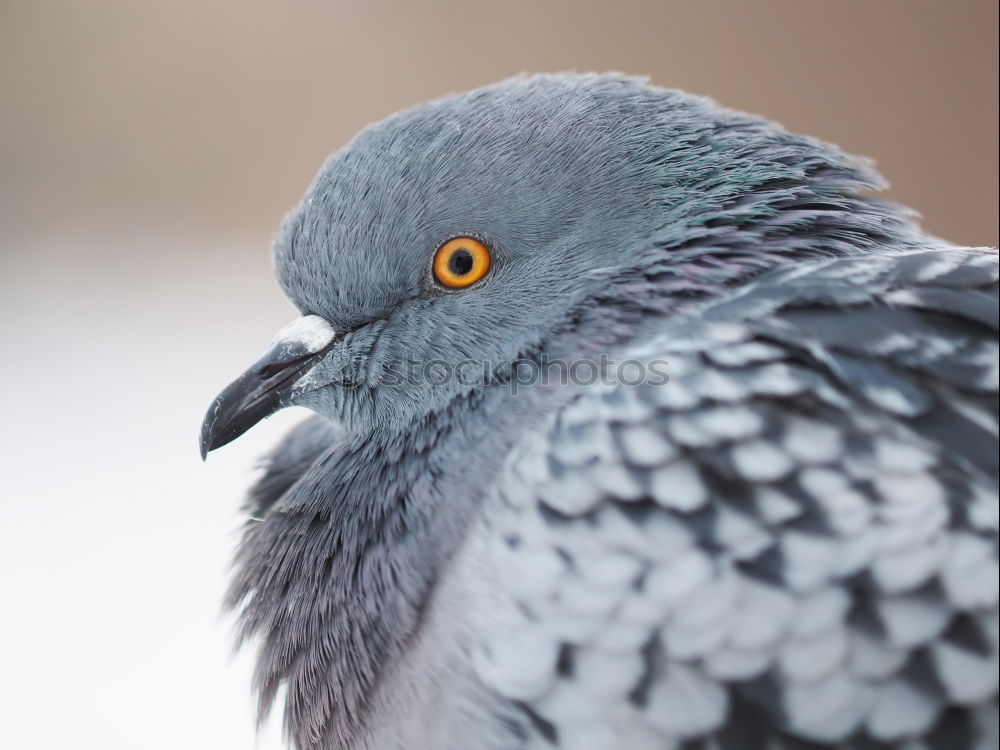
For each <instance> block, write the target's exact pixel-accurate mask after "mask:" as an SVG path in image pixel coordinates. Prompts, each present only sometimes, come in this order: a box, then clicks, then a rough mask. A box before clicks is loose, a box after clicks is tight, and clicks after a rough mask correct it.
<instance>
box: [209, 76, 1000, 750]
mask: <svg viewBox="0 0 1000 750" xmlns="http://www.w3.org/2000/svg"><path fill="white" fill-rule="evenodd" d="M883 188H884V183H883V181H882V178H881V177H880V176H879V175H878V173H877V172H876V171H875V169H874V167H873V166H872V164H871V163H870V162H868V161H867V160H865V159H861V158H858V157H853V156H849V155H846V154H845V153H844V152H842V151H841V150H840V149H839V148H837V147H835V146H832V145H829V144H827V143H824V142H821V141H819V140H814V139H812V138H809V137H805V136H800V135H796V134H793V133H790V132H788V131H786V130H785V129H783V128H782V127H781V126H779V125H776V124H774V123H771V122H769V121H767V120H764V119H762V118H760V117H757V116H751V115H746V114H742V113H740V112H736V111H733V110H730V109H726V108H724V107H722V106H720V105H718V104H716V103H715V102H713V101H711V100H709V99H706V98H701V97H697V96H693V95H689V94H686V93H683V92H681V91H677V90H671V89H666V88H661V87H658V86H656V85H653V84H652V83H650V82H649V81H648V80H647V79H644V78H638V77H632V76H628V75H624V74H577V73H572V74H569V73H567V74H539V75H527V74H525V75H520V76H517V77H514V78H511V79H507V80H504V81H502V82H499V83H496V84H492V85H489V86H486V87H483V88H479V89H476V90H473V91H469V92H466V93H459V94H451V95H448V96H445V97H443V98H440V99H437V100H434V101H431V102H428V103H424V104H421V105H419V106H416V107H414V108H411V109H408V110H405V111H402V112H400V113H397V114H394V115H392V116H390V117H388V118H387V119H385V120H383V121H381V122H379V123H376V124H374V125H370V126H368V127H366V128H364V129H363V130H361V131H360V132H359V133H358V134H357V135H356V136H355V137H354V139H353V140H351V141H350V142H349V143H348V144H347V145H346V146H345V147H343V148H342V149H340V150H339V151H337V152H335V153H334V154H333V155H332V156H331V157H329V159H328V160H327V161H326V162H325V163H324V164H323V166H322V167H321V169H320V170H319V172H318V174H317V175H316V177H315V179H314V181H313V182H312V184H311V185H310V186H309V188H308V190H307V192H306V193H305V197H304V198H303V199H302V201H301V203H300V204H299V205H298V206H297V207H296V208H295V209H294V210H293V211H292V212H291V213H290V214H289V215H288V216H287V217H286V219H285V220H284V222H283V224H282V226H281V229H280V231H279V232H278V234H277V235H276V238H275V240H274V243H273V246H272V256H273V263H274V271H275V276H276V278H277V282H278V284H279V286H280V288H281V290H282V291H283V292H284V294H285V295H286V296H287V297H288V299H289V300H290V301H291V302H292V303H293V304H294V305H295V307H296V309H297V310H298V312H299V313H300V317H298V318H297V319H296V320H295V321H293V322H292V323H291V324H289V326H287V327H286V328H285V329H283V330H282V331H281V332H280V333H279V334H278V336H277V337H276V338H275V339H274V341H273V342H272V344H271V346H270V348H268V349H267V351H266V352H265V354H264V355H263V357H262V358H261V359H260V360H259V361H258V362H257V363H255V364H254V365H253V366H251V367H250V368H249V369H248V370H247V371H246V372H245V373H244V374H243V375H242V376H240V377H239V378H238V379H237V380H236V381H234V382H233V383H232V384H231V385H230V386H228V387H227V388H226V389H225V390H223V391H222V393H221V394H220V395H219V396H218V397H217V398H216V399H215V400H214V401H213V402H212V404H211V406H210V408H209V410H208V414H207V415H206V417H205V420H204V422H203V424H202V431H201V450H202V456H203V457H204V456H205V454H206V453H207V452H208V451H211V450H214V449H216V448H218V447H220V446H221V445H224V444H226V443H228V442H230V441H232V440H235V439H236V438H238V437H239V436H240V435H242V434H243V433H245V432H246V431H247V430H249V429H250V428H251V427H252V426H253V425H255V424H257V423H258V422H260V421H261V420H262V419H264V418H265V417H268V416H269V415H271V414H273V413H274V412H276V411H278V410H279V409H282V408H284V407H287V406H292V405H295V406H304V407H307V408H308V409H310V410H312V411H313V412H314V415H312V416H310V417H309V418H308V419H307V420H306V421H305V422H303V423H302V424H301V425H299V426H298V427H296V428H294V429H293V430H292V431H291V432H290V433H289V434H288V435H287V436H286V437H285V438H284V439H283V440H282V441H281V442H280V443H279V444H278V445H277V447H276V448H275V449H274V450H273V451H272V452H271V453H270V454H268V456H266V457H265V458H264V459H263V462H262V466H261V472H262V473H261V475H260V478H259V480H258V481H257V483H256V484H255V485H254V486H253V488H252V489H251V490H250V492H249V495H248V499H247V501H246V512H247V517H248V518H247V520H246V522H245V526H244V527H243V530H242V532H241V538H240V541H239V543H238V548H237V551H236V553H235V559H234V568H233V574H232V580H231V588H230V590H229V592H228V594H227V598H226V606H227V607H229V608H230V609H231V611H232V612H233V613H234V617H235V622H236V639H237V642H238V643H239V644H241V645H246V644H251V643H253V644H255V647H256V648H257V649H258V651H257V661H256V669H255V673H254V678H253V682H254V689H255V692H256V695H257V697H258V701H259V709H260V715H261V716H262V717H264V716H266V715H267V713H268V711H269V710H270V709H271V708H272V707H273V706H274V705H276V704H277V705H279V706H280V710H281V712H282V713H283V720H284V726H285V733H286V741H287V742H288V743H289V744H290V746H292V747H294V748H297V749H298V750H331V749H335V750H361V749H364V750H371V749H376V748H378V749H382V748H390V749H402V748H406V749H407V750H501V749H503V750H515V749H527V748H533V749H539V750H540V749H545V748H549V749H551V748H560V749H566V748H568V749H569V750H615V749H618V748H621V749H623V750H668V749H670V748H678V749H680V748H684V749H685V750H693V749H696V748H697V749H701V750H733V749H736V748H743V749H748V750H749V749H756V748H768V749H774V750H781V749H785V750H793V749H795V750H799V749H801V748H890V747H899V748H914V749H915V748H928V749H930V748H934V749H937V750H941V749H943V748H949V749H951V748H991V747H992V748H995V747H997V672H998V668H997V664H998V662H997V654H998V616H997V599H998V565H997V549H998V499H997V487H998V479H997V476H998V440H997V421H998V419H997V417H998V395H997V394H998V340H997V331H998V284H997V280H998V260H997V253H996V251H995V250H993V249H990V248H972V247H964V246H959V245H956V244H953V243H950V242H947V241H945V240H943V239H940V238H937V237H935V236H932V235H930V234H928V233H926V232H925V231H924V230H923V229H922V228H921V227H920V224H919V222H918V218H917V216H916V215H915V213H913V212H912V211H911V210H909V209H906V208H903V207H900V206H898V205H895V204H893V203H891V202H888V201H886V200H883V199H881V198H880V197H878V195H877V192H878V191H879V190H881V189H883Z"/></svg>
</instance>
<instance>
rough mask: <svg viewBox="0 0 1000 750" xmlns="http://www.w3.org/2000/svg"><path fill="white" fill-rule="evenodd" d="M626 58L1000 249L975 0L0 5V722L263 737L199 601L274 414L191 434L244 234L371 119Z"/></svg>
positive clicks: (233, 529) (235, 337)
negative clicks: (793, 135)
mask: <svg viewBox="0 0 1000 750" xmlns="http://www.w3.org/2000/svg"><path fill="white" fill-rule="evenodd" d="M554 70H579V71H589V70H600V71H604V70H620V71H625V72H629V73H635V74H645V75H648V76H650V77H651V78H652V80H653V81H654V82H655V83H657V84H660V85H664V86H669V87H678V88H683V89H686V90H688V91H691V92H694V93H699V94H706V95H709V96H711V97H713V98H715V99H717V100H718V101H720V102H722V103H724V104H726V105H728V106H731V107H735V108H738V109H743V110H748V111H752V112H756V113H760V114H764V115H766V116H767V117H770V118H772V119H775V120H777V121H779V122H782V123H783V124H784V125H785V126H786V127H788V128H789V129H791V130H794V131H799V132H804V133H808V134H810V135H813V136H817V137H820V138H823V139H826V140H830V141H833V142H835V143H838V144H840V145H841V146H842V147H844V148H845V149H847V150H849V151H851V152H855V153H861V154H866V155H869V156H872V157H874V158H875V159H876V160H877V162H878V165H879V167H880V168H881V171H882V172H883V174H884V175H885V176H886V177H887V178H888V179H889V181H890V182H891V183H892V188H891V190H890V192H889V195H890V196H891V197H892V198H894V199H896V200H898V201H900V202H903V203H906V204H908V205H910V206H913V207H914V208H916V209H918V210H919V211H920V212H921V213H922V214H923V216H924V217H925V221H924V224H925V226H926V228H927V229H928V230H930V231H931V232H933V233H935V234H939V235H941V236H944V237H947V238H948V239H951V240H953V241H956V242H960V243H965V244H970V245H994V246H995V245H996V243H997V3H996V1H995V0H950V1H949V2H944V1H943V0H937V1H925V0H876V1H872V0H839V2H825V3H820V2H802V1H801V0H764V1H759V2H743V1H742V0H731V1H730V2H719V1H717V0H700V1H699V2H695V1H693V0H691V1H690V2H671V1H666V0H660V1H659V2H656V1H653V0H650V1H649V2H637V1H635V0H619V1H618V2H615V3H611V2H607V0H605V1H604V2H592V1H589V0H587V1H581V2H561V1H560V2H556V1H555V0H547V1H544V2H539V1H538V0H536V1H535V2H522V1H521V0H508V1H505V2H502V3H499V2H498V3H488V4H487V3H482V4H481V3H475V2H468V1H466V2H458V1H455V0H440V1H439V2H426V1H424V0H420V1H412V2H389V1H388V0H369V1H368V2H361V0H337V1H327V2H320V0H286V2H281V3H278V2H273V3H267V2H262V1H260V0H243V2H221V1H216V0H199V1H198V2H195V1H194V0H173V1H172V2H135V0H90V2H82V1H81V2H74V1H71V0H65V1H64V2H52V1H51V0H31V1H29V0H2V2H0V115H2V127H0V351H2V352H3V355H2V356H3V367H2V368H0V410H2V412H0V413H2V415H3V418H2V421H0V425H2V428H0V479H2V485H0V487H2V490H0V511H2V516H0V602H2V606H3V616H2V618H0V672H2V675H3V679H2V680H0V746H2V747H6V748H16V749H17V750H32V749H34V748H46V749H48V748H64V747H75V748H90V747H99V748H107V749H112V748H115V749H117V748H134V747H142V748H144V749H145V750H157V749H159V748H177V747H186V748H243V747H247V748H249V747H254V746H255V744H256V746H258V747H261V748H277V747H278V746H279V743H278V732H277V731H276V730H275V728H274V727H273V726H270V727H268V728H266V729H265V730H264V732H263V733H262V734H260V735H259V736H258V735H257V734H255V732H254V727H253V721H252V718H251V714H252V711H251V700H250V697H249V663H250V658H249V656H250V655H248V654H247V655H243V656H242V657H239V658H237V659H235V660H231V659H230V642H229V631H228V623H227V622H226V620H225V619H224V618H221V617H220V615H219V601H220V598H221V596H222V591H223V589H224V586H225V579H226V567H227V564H228V559H229V555H230V551H231V549H232V547H233V545H234V543H235V540H236V538H237V530H238V528H239V524H240V517H239V514H238V506H239V504H240V501H241V496H242V493H243V492H244V490H245V488H246V486H247V484H248V483H249V482H250V481H252V479H253V474H252V468H253V464H254V461H255V459H256V457H257V456H258V455H259V454H260V453H262V452H263V451H264V450H266V448H267V447H268V446H269V445H270V444H271V443H273V442H274V441H275V440H276V439H277V437H278V436H279V435H280V434H281V433H282V432H283V431H284V430H286V429H287V428H288V427H289V426H290V425H291V424H293V423H294V422H296V421H297V420H298V419H301V417H302V415H301V414H296V413H292V412H289V413H284V414H279V415H278V416H277V417H275V418H273V419H271V420H269V421H268V422H267V423H265V424H263V425H261V426H259V427H258V428H257V429H255V430H254V431H252V432H251V433H250V434H248V435H247V436H246V437H245V438H243V439H241V440H240V441H238V442H237V443H236V444H234V445H232V446H229V447H227V448H224V449H222V450H220V451H218V452H217V453H214V454H213V455H212V456H211V458H210V460H209V461H208V463H207V464H204V465H203V464H202V463H201V462H200V461H199V459H198V453H197V447H196V437H197V433H198V427H199V424H200V421H201V418H202V415H203V413H204V410H205V408H206V407H207V406H208V404H209V402H210V400H211V399H212V397H213V396H214V395H215V394H216V393H217V392H218V391H219V390H220V389H221V388H222V387H223V386H224V385H225V384H226V383H228V382H229V381H230V380H231V379H232V378H234V377H235V376H236V375H237V374H239V373H240V372H241V371H242V369H243V368H244V367H245V366H246V365H248V364H249V363H250V362H251V361H252V360H253V359H255V358H256V356H257V355H258V354H259V353H260V352H261V351H262V350H263V348H264V346H265V345H266V344H267V342H268V341H269V340H270V337H271V335H272V334H273V333H274V332H275V331H276V330H277V329H278V328H279V327H280V326H281V325H282V324H283V323H285V322H286V321H287V319H289V318H291V317H292V316H293V315H294V311H293V310H292V308H291V307H290V306H289V305H288V304H287V303H286V302H285V301H284V300H283V299H282V297H281V295H280V293H279V292H278V290H277V288H276V286H275V285H274V283H273V282H272V279H271V274H270V260H269V256H268V245H269V242H270V238H271V236H272V233H273V232H274V231H275V229H276V228H277V226H278V224H279V222H280V220H281V218H282V216H283V214H284V213H285V211H287V210H288V209H289V208H290V207H291V206H293V205H294V203H295V202H296V201H297V200H298V199H299V197H300V195H301V194H302V192H303V191H304V189H305V187H306V185H307V184H308V182H309V180H310V179H311V177H312V175H313V173H314V172H315V170H316V169H317V168H318V167H319V165H320V163H321V162H322V160H323V159H324V158H325V157H326V156H327V154H328V153H329V152H330V151H332V150H334V149H336V148H338V147H340V146H341V145H343V144H344V143H345V142H346V141H347V140H348V139H349V138H350V137H351V135H353V133H354V132H355V131H357V130H358V129H359V128H360V127H362V126H363V125H365V124H366V123H368V122H370V121H372V120H377V119H381V118H382V117H384V116H386V115H387V114H389V113H391V112H393V111H395V110H398V109H400V108H402V107H407V106H410V105H413V104H417V103H419V102H420V101H423V100H425V99H428V98H431V97H435V96H438V95H441V94H444V93H447V92H450V91H457V90H462V89H467V88H471V87H475V86H478V85H481V84H485V83H489V82H492V81H495V80H497V79H500V78H503V77H506V76H509V75H512V74H515V73H518V72H521V71H554Z"/></svg>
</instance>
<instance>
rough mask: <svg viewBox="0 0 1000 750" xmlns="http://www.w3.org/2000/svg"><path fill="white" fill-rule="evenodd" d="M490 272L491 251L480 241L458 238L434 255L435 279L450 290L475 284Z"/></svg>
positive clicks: (449, 241) (440, 248)
mask: <svg viewBox="0 0 1000 750" xmlns="http://www.w3.org/2000/svg"><path fill="white" fill-rule="evenodd" d="M489 270H490V251H489V250H487V249H486V245H484V244H483V243H482V242H480V241H479V240H474V239H472V238H471V237H456V238H455V239H453V240H448V241H447V242H446V243H444V244H443V245H441V247H439V248H438V251H437V252H436V253H435V254H434V278H435V279H437V280H438V281H439V282H441V283H442V284H444V285H445V286H446V287H449V288H450V289H464V288H465V287H467V286H470V285H471V284H475V283H476V282H477V281H479V280H480V279H481V278H483V276H485V275H486V272H487V271H489Z"/></svg>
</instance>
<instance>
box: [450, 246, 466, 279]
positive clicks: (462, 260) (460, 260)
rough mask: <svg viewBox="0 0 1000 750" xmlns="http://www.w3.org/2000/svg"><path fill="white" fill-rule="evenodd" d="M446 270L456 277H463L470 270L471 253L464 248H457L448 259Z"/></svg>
mask: <svg viewBox="0 0 1000 750" xmlns="http://www.w3.org/2000/svg"><path fill="white" fill-rule="evenodd" d="M448 270H449V271H451V272H452V273H453V274H455V275H456V276H465V274H467V273H468V272H469V271H471V270H472V253H470V252H469V251H468V250H466V249H465V248H464V247H460V248H458V250H456V251H455V252H453V253H452V254H451V257H450V258H448Z"/></svg>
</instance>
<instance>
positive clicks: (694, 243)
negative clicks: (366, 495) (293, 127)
mask: <svg viewBox="0 0 1000 750" xmlns="http://www.w3.org/2000/svg"><path fill="white" fill-rule="evenodd" d="M871 184H872V177H871V174H870V173H866V172H865V171H864V170H863V169H859V167H858V165H857V164H856V163H853V162H851V161H850V160H848V159H847V158H846V157H844V156H843V155H842V154H840V152H838V151H836V150H835V149H832V148H830V147H827V146H825V145H823V144H819V143H816V142H814V141H810V140H808V139H803V138H798V137H795V136H791V135H789V134H787V133H785V132H784V131H782V130H780V129H779V128H777V127H775V126H772V125H770V124H768V123H766V122H763V121H761V120H757V119H755V118H750V117H746V116H744V115H739V114H736V113H732V112H729V111H728V110H723V109H721V108H719V107H716V106H715V105H714V104H713V103H711V102H710V101H708V100H705V99H701V98H697V97H692V96H688V95H686V94H682V93H680V92H673V91H666V90H663V89H658V88H655V87H651V86H648V85H646V84H645V83H644V82H643V81H641V80H638V79H634V78H627V77H623V76H598V75H584V76H576V75H550V76H533V77H519V78H515V79H512V80H509V81H505V82H503V83H500V84H497V85H495V86H491V87H487V88H484V89H479V90H476V91H473V92H470V93H467V94H463V95H455V96H449V97H445V98H443V99H440V100H437V101H434V102H431V103H428V104H424V105H421V106H419V107H416V108H414V109H411V110H408V111H404V112H402V113H399V114H397V115H394V116H392V117H390V118H388V119H386V120H384V121H383V122H380V123H378V124H375V125H373V126H370V127H368V128H366V129H364V130H363V131H361V132H360V133H359V134H358V135H357V136H356V137H355V138H354V139H353V140H352V141H351V142H350V143H349V144H348V145H347V146H346V147H345V148H343V149H342V150H341V151H339V152H337V153H336V154H334V155H333V156H332V157H331V158H330V159H329V160H328V161H327V162H326V163H325V164H324V165H323V167H322V168H321V169H320V171H319V173H318V175H317V176H316V178H315V179H314V181H313V183H312V185H311V186H310V187H309V189H308V191H307V193H306V195H305V197H304V199H303V200H302V202H301V204H300V205H299V206H298V207H297V208H296V209H295V210H293V211H292V212H291V214H290V215H289V216H288V217H287V219H286V220H285V222H284V224H283V227H282V229H281V231H280V232H279V234H278V236H277V239H276V241H275V244H274V247H273V257H274V268H275V273H276V276H277V279H278V283H279V284H280V286H281V288H282V289H283V291H284V292H285V293H286V295H287V296H288V298H289V299H290V300H291V301H292V302H293V303H294V305H295V306H296V307H297V308H298V309H299V311H300V312H301V313H302V316H303V317H302V318H300V319H299V320H298V321H296V322H294V323H293V324H291V325H290V326H289V327H287V328H286V329H284V331H283V332H282V333H281V334H279V336H278V338H277V339H275V341H274V343H273V344H272V346H271V348H270V349H269V350H268V351H267V353H266V354H265V355H264V357H263V358H262V359H261V360H260V361H259V362H257V363H256V364H255V365H254V366H253V367H251V368H250V369H249V370H248V371H247V372H246V373H244V375H242V376H241V377H240V378H239V379H238V380H236V381H235V382H234V383H233V384H232V385H230V386H229V387H228V388H227V389H226V390H225V391H223V393H222V394H220V396H219V397H218V398H217V399H216V400H215V402H214V403H213V405H212V407H211V408H210V409H209V412H208V415H207V417H206V419H205V422H204V424H203V430H202V451H203V455H204V453H205V452H207V451H208V450H212V449H214V448H216V447H219V446H221V445H223V444H225V443H227V442H229V441H231V440H233V439H235V438H236V437H238V436H239V435H240V434H242V433H243V432H245V431H246V430H247V429H249V428H250V427H251V426H253V424H255V423H256V422H258V421H259V420H260V419H262V418H264V417H266V416H268V415H269V414H271V413H273V412H274V411H276V410H277V409H280V408H282V407H284V406H288V405H292V404H296V405H304V406H307V407H310V408H312V409H313V410H315V411H316V412H318V413H320V414H323V415H324V416H326V417H328V418H330V419H332V420H335V421H337V422H339V423H341V424H342V425H344V426H345V427H346V428H347V429H349V430H363V429H371V428H385V429H397V428H405V426H406V425H407V424H411V423H412V422H413V421H414V420H416V419H419V418H421V417H422V416H425V415H427V414H429V413H431V412H435V411H439V410H441V409H442V408H445V407H446V406H447V405H448V404H449V403H452V402H454V401H455V399H456V398H458V397H459V396H460V395H461V394H463V393H468V392H470V390H475V389H477V388H482V387H489V385H490V384H496V383H497V382H503V381H504V379H505V378H507V377H509V376H510V364H509V363H512V362H517V361H519V360H520V359H522V358H523V357H525V356H534V355H536V354H537V353H539V352H548V353H550V354H555V353H557V352H558V353H559V354H560V355H571V356H572V355H581V354H583V353H584V352H586V351H587V347H586V342H588V341H589V342H591V343H593V344H594V346H598V347H599V346H602V345H605V344H607V342H608V341H609V340H612V339H614V338H616V337H620V336H627V335H628V331H629V330H630V325H628V324H623V322H622V320H621V316H622V315H623V314H625V311H628V310H632V311H633V312H635V311H641V310H643V309H646V308H650V307H652V308H659V309H660V310H661V311H662V310H664V309H668V308H669V306H670V305H671V304H676V303H677V302H678V301H679V300H683V299H689V298H690V297H691V296H692V295H695V296H696V295H697V294H701V293H704V292H705V291H706V290H711V289H718V288H721V287H722V286H724V285H725V284H726V283H728V282H730V281H731V280H733V279H741V278H746V277H747V276H749V275H752V274H753V273H754V272H756V271H758V270H759V269H760V268H762V267H764V266H765V265H767V263H765V262H764V260H763V259H765V258H771V257H778V256H779V255H781V253H783V252H786V251H787V250H788V248H798V251H799V252H806V250H807V249H806V248H803V247H802V246H801V243H799V244H798V245H796V243H794V242H791V243H785V244H784V245H781V246H780V247H779V246H778V245H774V243H772V245H773V247H771V246H768V245H767V244H766V243H765V242H764V240H766V239H768V238H769V237H772V238H773V237H774V236H776V235H782V236H784V237H786V238H787V237H788V236H790V235H792V234H793V233H794V229H795V227H796V226H800V225H803V224H805V223H808V222H809V219H810V216H813V217H815V216H818V215H822V214H823V213H824V212H826V213H829V212H831V211H833V212H837V211H840V212H842V213H843V209H845V208H846V206H845V205H844V203H845V201H848V200H854V199H853V198H849V197H846V196H847V193H848V192H850V191H851V190H853V189H854V188H857V187H865V186H869V185H871ZM806 204H808V205H809V206H810V208H800V210H799V211H798V214H797V218H796V221H797V222H798V224H795V223H792V224H787V223H786V224H784V225H782V224H780V223H776V222H774V221H773V220H774V217H775V216H777V215H781V214H782V213H785V214H788V213H790V212H791V211H793V210H795V209H796V207H797V206H799V207H801V206H805V205H806ZM853 210H855V211H856V207H854V209H853ZM862 213H863V212H862ZM769 222H770V223H769ZM754 227H756V228H757V229H758V230H759V231H758V232H757V233H754V231H753V228H754ZM768 227H770V228H769V229H768ZM811 229H812V230H816V226H815V221H813V222H812V226H811ZM767 232H770V234H768V233H767ZM814 233H815V232H814ZM844 234H845V233H844V232H840V235H838V236H841V237H842V236H844ZM838 241H839V240H838ZM754 243H756V244H757V245H758V246H757V247H756V248H755V249H753V250H752V251H748V249H747V248H748V246H749V245H752V244H754ZM609 300H610V301H611V302H612V303H611V304H608V303H609ZM602 310H604V311H606V312H605V313H602V312H601V311H602ZM635 314H636V315H639V314H640V313H639V312H635ZM567 342H575V345H574V346H569V345H568V343H567Z"/></svg>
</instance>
